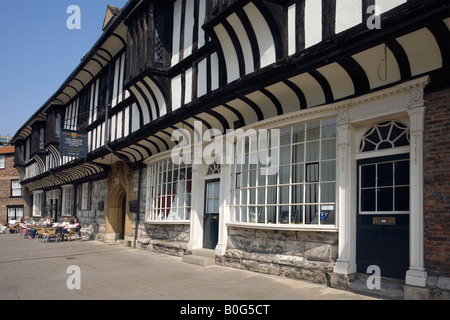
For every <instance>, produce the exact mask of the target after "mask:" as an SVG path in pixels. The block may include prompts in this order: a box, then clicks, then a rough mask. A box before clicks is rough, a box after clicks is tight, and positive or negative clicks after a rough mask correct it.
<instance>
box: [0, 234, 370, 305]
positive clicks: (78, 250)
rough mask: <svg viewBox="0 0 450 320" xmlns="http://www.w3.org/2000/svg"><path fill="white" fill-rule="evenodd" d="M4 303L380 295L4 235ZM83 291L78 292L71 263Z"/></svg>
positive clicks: (0, 284) (0, 282)
mask: <svg viewBox="0 0 450 320" xmlns="http://www.w3.org/2000/svg"><path fill="white" fill-rule="evenodd" d="M0 253H1V254H0V299H1V300H52V299H55V300H178V301H183V300H187V301H192V300H194V301H201V300H204V301H207V300H208V301H217V300H239V301H244V300H251V301H252V300H261V301H262V300H374V298H372V297H367V296H364V295H358V294H354V293H351V292H346V291H342V290H336V289H332V288H327V287H325V286H323V285H319V284H313V283H309V282H304V281H299V280H293V279H288V278H283V277H278V276H271V275H264V274H258V273H254V272H250V271H246V270H239V269H234V268H229V267H222V266H217V265H212V266H207V267H201V266H197V265H192V264H188V263H183V262H182V261H181V258H180V257H173V256H169V255H164V254H159V253H154V252H150V251H145V250H140V249H133V248H128V247H124V246H120V245H110V244H104V243H100V242H95V241H79V242H75V241H71V242H58V243H55V242H54V241H51V242H49V243H42V242H40V241H38V242H37V243H36V242H35V241H34V240H32V239H24V238H21V237H19V236H17V235H11V234H7V235H4V234H1V235H0ZM72 265H75V266H78V267H79V270H80V284H81V288H80V289H79V290H78V289H73V290H70V289H69V288H68V286H67V280H68V279H69V277H71V276H72V273H67V270H68V267H69V266H72Z"/></svg>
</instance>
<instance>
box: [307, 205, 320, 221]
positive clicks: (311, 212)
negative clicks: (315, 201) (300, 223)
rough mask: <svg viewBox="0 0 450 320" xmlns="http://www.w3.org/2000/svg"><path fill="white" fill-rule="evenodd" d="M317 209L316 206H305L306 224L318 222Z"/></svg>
mask: <svg viewBox="0 0 450 320" xmlns="http://www.w3.org/2000/svg"><path fill="white" fill-rule="evenodd" d="M318 214H319V213H318V211H317V206H316V205H312V206H305V223H307V224H318V223H319V217H318Z"/></svg>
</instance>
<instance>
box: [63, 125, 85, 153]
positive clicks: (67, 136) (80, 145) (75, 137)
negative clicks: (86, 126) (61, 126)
mask: <svg viewBox="0 0 450 320" xmlns="http://www.w3.org/2000/svg"><path fill="white" fill-rule="evenodd" d="M59 153H60V154H61V156H67V157H76V158H86V157H87V134H86V133H84V132H77V131H68V130H61V143H60V146H59Z"/></svg>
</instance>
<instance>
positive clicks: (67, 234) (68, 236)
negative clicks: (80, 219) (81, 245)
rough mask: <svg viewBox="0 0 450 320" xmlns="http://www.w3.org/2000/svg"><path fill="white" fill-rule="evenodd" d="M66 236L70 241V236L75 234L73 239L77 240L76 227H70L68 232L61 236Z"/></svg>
mask: <svg viewBox="0 0 450 320" xmlns="http://www.w3.org/2000/svg"><path fill="white" fill-rule="evenodd" d="M64 236H66V237H67V241H68V242H70V238H71V237H73V236H75V241H78V233H77V228H70V229H69V233H66V234H63V237H64Z"/></svg>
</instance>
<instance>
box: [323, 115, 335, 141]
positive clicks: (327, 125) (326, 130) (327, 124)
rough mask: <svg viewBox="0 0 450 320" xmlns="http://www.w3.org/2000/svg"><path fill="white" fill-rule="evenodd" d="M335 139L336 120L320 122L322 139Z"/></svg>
mask: <svg viewBox="0 0 450 320" xmlns="http://www.w3.org/2000/svg"><path fill="white" fill-rule="evenodd" d="M334 137H336V119H325V120H322V139H328V138H334Z"/></svg>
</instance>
